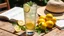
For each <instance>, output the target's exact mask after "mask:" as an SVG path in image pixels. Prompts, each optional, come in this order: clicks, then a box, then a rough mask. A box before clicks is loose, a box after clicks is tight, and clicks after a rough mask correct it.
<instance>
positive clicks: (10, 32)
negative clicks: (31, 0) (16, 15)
mask: <svg viewBox="0 0 64 36" xmlns="http://www.w3.org/2000/svg"><path fill="white" fill-rule="evenodd" d="M40 8H41V7H40ZM37 12H38V11H37ZM41 12H42V11H40V12H38V13H41ZM42 15H43V13H42ZM19 35H20V36H25V32H24V31H21V32H19V33H15V30H14V28H13V26H12V23H10V22H6V21H0V36H19ZM33 36H64V31H63V30H59V29H58V28H55V29H53V30H52V31H50V32H49V33H47V34H44V33H42V34H40V35H38V34H37V33H36V32H35V34H34V35H33Z"/></svg>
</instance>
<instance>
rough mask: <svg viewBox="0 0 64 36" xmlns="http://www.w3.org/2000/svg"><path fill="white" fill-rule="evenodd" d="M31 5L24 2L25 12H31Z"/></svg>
mask: <svg viewBox="0 0 64 36" xmlns="http://www.w3.org/2000/svg"><path fill="white" fill-rule="evenodd" d="M29 11H30V6H29V5H28V4H24V12H29Z"/></svg>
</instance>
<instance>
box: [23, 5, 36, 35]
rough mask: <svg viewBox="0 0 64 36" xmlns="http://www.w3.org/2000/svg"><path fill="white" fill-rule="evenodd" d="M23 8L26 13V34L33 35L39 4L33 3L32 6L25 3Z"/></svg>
mask: <svg viewBox="0 0 64 36" xmlns="http://www.w3.org/2000/svg"><path fill="white" fill-rule="evenodd" d="M23 8H24V14H25V26H26V35H33V34H34V31H35V25H36V11H37V5H36V4H32V6H30V5H28V4H24V6H23Z"/></svg>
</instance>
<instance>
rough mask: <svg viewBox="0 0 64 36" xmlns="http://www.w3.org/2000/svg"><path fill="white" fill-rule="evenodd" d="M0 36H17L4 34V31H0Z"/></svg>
mask: <svg viewBox="0 0 64 36" xmlns="http://www.w3.org/2000/svg"><path fill="white" fill-rule="evenodd" d="M0 36H17V35H15V34H12V33H9V32H6V31H4V30H1V29H0Z"/></svg>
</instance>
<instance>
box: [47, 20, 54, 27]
mask: <svg viewBox="0 0 64 36" xmlns="http://www.w3.org/2000/svg"><path fill="white" fill-rule="evenodd" d="M46 24H47V27H48V28H52V27H53V26H54V23H53V21H51V20H49V21H46Z"/></svg>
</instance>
